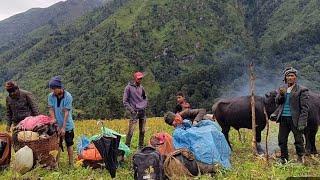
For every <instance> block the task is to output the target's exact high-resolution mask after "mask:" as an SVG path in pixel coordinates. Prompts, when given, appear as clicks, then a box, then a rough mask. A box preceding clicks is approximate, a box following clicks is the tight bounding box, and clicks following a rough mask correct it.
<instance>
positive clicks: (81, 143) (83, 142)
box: [77, 127, 131, 157]
mask: <svg viewBox="0 0 320 180" xmlns="http://www.w3.org/2000/svg"><path fill="white" fill-rule="evenodd" d="M102 136H106V137H113V138H117V136H120V137H125V135H123V134H120V133H118V132H116V131H114V130H112V129H109V128H106V127H102V128H101V134H96V135H94V136H91V137H90V138H88V137H86V136H84V135H83V136H81V137H80V139H79V140H78V145H77V153H78V154H81V152H82V151H83V150H84V149H86V148H87V147H88V146H89V144H90V142H92V141H94V140H97V139H99V138H100V137H102ZM119 150H121V151H123V152H124V155H125V156H126V157H128V156H129V155H130V153H131V151H130V148H129V147H128V146H127V145H126V144H125V143H123V142H122V141H120V144H119Z"/></svg>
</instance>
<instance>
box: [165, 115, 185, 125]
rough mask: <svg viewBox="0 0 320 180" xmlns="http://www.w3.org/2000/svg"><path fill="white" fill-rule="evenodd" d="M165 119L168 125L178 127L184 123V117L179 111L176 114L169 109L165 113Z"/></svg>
mask: <svg viewBox="0 0 320 180" xmlns="http://www.w3.org/2000/svg"><path fill="white" fill-rule="evenodd" d="M164 121H165V122H166V123H167V124H168V125H170V126H174V127H176V126H177V125H179V124H181V123H182V117H181V116H180V115H179V114H178V113H177V114H174V113H173V112H170V111H168V112H167V113H165V114H164Z"/></svg>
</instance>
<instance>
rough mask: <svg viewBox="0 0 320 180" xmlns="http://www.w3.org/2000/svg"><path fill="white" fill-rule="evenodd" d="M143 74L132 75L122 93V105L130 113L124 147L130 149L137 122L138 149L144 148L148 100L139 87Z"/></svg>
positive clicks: (142, 89)
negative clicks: (131, 79)
mask: <svg viewBox="0 0 320 180" xmlns="http://www.w3.org/2000/svg"><path fill="white" fill-rule="evenodd" d="M143 77H144V74H143V73H142V72H136V73H134V75H133V78H134V81H133V82H129V83H128V85H127V86H126V87H125V90H124V93H123V105H124V107H125V108H126V110H127V111H129V112H130V115H131V118H130V121H129V129H128V133H127V137H126V145H127V146H128V147H130V145H131V138H132V135H133V131H134V129H135V126H136V124H137V123H138V122H139V148H142V147H143V146H144V133H145V125H146V112H145V110H146V107H147V105H148V100H147V96H146V92H145V90H144V88H143V86H142V85H141V82H142V78H143Z"/></svg>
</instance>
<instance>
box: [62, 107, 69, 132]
mask: <svg viewBox="0 0 320 180" xmlns="http://www.w3.org/2000/svg"><path fill="white" fill-rule="evenodd" d="M69 113H70V110H69V109H66V108H64V109H63V114H64V116H63V124H62V127H61V129H60V135H61V136H64V135H65V133H66V127H67V121H68V117H69Z"/></svg>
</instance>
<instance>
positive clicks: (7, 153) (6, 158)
mask: <svg viewBox="0 0 320 180" xmlns="http://www.w3.org/2000/svg"><path fill="white" fill-rule="evenodd" d="M0 140H2V141H5V142H7V145H6V147H5V150H4V152H3V155H2V157H0V169H3V168H6V167H7V166H8V165H9V164H10V159H11V136H10V135H9V134H6V133H0Z"/></svg>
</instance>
